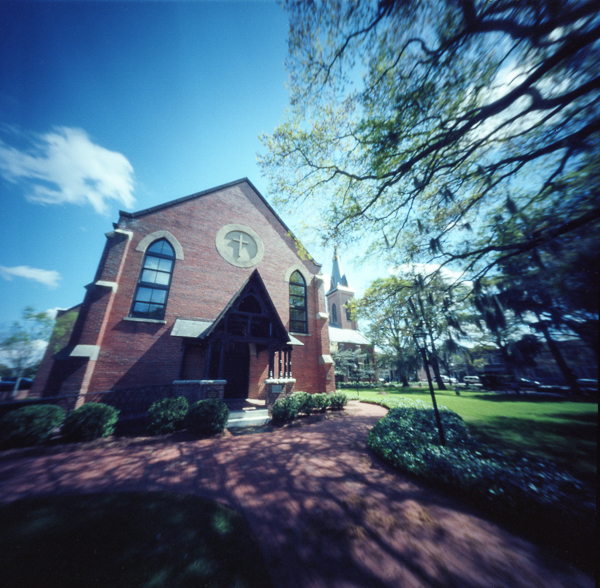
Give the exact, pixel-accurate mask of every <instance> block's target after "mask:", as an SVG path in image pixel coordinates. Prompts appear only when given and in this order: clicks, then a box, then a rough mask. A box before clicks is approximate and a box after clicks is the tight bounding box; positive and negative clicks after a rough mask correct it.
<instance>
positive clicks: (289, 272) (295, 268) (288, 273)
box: [283, 263, 316, 287]
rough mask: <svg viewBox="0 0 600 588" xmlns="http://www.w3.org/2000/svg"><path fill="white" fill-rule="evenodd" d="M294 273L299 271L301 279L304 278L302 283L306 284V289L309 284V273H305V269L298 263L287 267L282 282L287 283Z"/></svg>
mask: <svg viewBox="0 0 600 588" xmlns="http://www.w3.org/2000/svg"><path fill="white" fill-rule="evenodd" d="M295 271H299V272H300V273H301V274H302V277H303V278H304V281H305V282H306V286H307V287H308V285H309V284H310V273H309V272H307V271H306V268H305V267H303V266H301V265H300V264H299V263H295V264H294V265H292V266H290V267H288V269H287V270H286V272H285V276H284V277H283V281H284V282H289V281H290V278H291V277H292V274H293V273H294V272H295ZM315 277H316V276H315Z"/></svg>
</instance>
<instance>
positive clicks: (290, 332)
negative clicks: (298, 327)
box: [288, 331, 312, 337]
mask: <svg viewBox="0 0 600 588" xmlns="http://www.w3.org/2000/svg"><path fill="white" fill-rule="evenodd" d="M288 333H289V334H290V335H294V337H312V335H311V334H310V333H296V332H295V331H288Z"/></svg>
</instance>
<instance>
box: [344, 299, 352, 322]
mask: <svg viewBox="0 0 600 588" xmlns="http://www.w3.org/2000/svg"><path fill="white" fill-rule="evenodd" d="M344 308H345V309H346V320H348V321H351V320H352V314H351V312H350V303H348V304H346V306H344Z"/></svg>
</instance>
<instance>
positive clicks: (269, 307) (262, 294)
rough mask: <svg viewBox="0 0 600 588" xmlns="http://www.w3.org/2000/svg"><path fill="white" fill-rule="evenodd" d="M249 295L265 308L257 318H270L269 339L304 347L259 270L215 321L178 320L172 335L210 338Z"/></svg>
mask: <svg viewBox="0 0 600 588" xmlns="http://www.w3.org/2000/svg"><path fill="white" fill-rule="evenodd" d="M249 294H252V295H256V296H258V297H259V298H260V301H261V303H262V304H261V306H262V305H264V306H265V311H266V314H264V313H261V314H260V315H258V314H257V318H259V319H260V318H262V319H267V318H268V320H269V321H271V324H272V326H273V331H274V332H273V333H270V334H269V336H268V339H272V340H273V341H275V340H279V341H280V343H282V344H284V345H303V343H301V342H300V341H298V340H297V339H296V338H294V337H292V336H291V335H290V334H289V333H288V331H287V329H286V328H285V326H284V324H283V321H282V320H281V318H280V316H279V313H278V312H277V309H276V308H275V305H274V304H273V301H272V300H271V296H270V295H269V292H268V290H267V288H266V286H265V283H264V282H263V280H262V278H261V276H260V273H259V272H258V270H257V269H255V270H254V271H253V272H252V274H250V276H249V277H248V279H247V280H246V281H245V282H244V283H243V284H242V286H241V288H240V289H239V290H238V291H237V292H236V293H235V294H234V295H233V296H232V298H231V299H230V300H229V302H228V303H227V304H226V305H225V307H224V308H223V310H222V311H221V312H220V313H219V316H217V318H216V319H215V320H214V321H206V320H201V319H197V320H191V319H182V318H178V319H177V320H176V321H175V325H174V326H173V331H172V332H171V335H172V336H174V337H192V338H197V339H208V338H210V337H211V335H212V334H213V333H215V331H217V330H218V329H219V328H223V323H224V321H225V320H226V318H227V315H228V314H229V313H230V311H234V310H235V307H236V306H237V305H238V304H239V303H240V302H241V301H242V300H243V299H244V298H245V297H246V296H247V295H249ZM221 336H222V335H221ZM217 337H219V336H217ZM244 338H245V339H247V340H248V341H249V342H251V341H252V340H254V339H256V336H252V335H251V334H250V333H248V334H247V335H245V336H244ZM258 338H259V339H260V338H264V337H260V336H259V337H258Z"/></svg>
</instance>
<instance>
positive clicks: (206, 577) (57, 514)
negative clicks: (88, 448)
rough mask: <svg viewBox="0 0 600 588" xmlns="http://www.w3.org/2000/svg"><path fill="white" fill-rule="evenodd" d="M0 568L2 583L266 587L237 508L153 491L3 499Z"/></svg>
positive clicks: (255, 548) (256, 550)
mask: <svg viewBox="0 0 600 588" xmlns="http://www.w3.org/2000/svg"><path fill="white" fill-rule="evenodd" d="M0 569H1V570H2V586H4V587H5V588H11V587H15V588H16V587H19V588H21V587H23V586H61V587H71V586H73V587H75V586H77V587H80V586H114V587H123V588H126V587H127V588H129V587H131V586H145V587H148V588H149V587H153V588H158V587H162V586H165V587H166V586H169V587H171V586H175V587H179V586H205V585H206V586H211V587H213V586H214V587H220V586H233V585H240V586H242V585H243V586H249V587H250V586H260V587H263V588H265V587H269V588H270V587H271V586H272V585H271V582H270V580H269V575H268V573H267V571H266V570H265V567H264V564H263V560H262V555H261V553H260V551H259V548H258V545H257V543H256V542H255V540H254V539H253V538H252V536H251V534H250V530H249V527H248V524H247V522H246V520H245V518H244V517H242V515H240V514H239V513H237V512H235V511H233V510H231V509H230V508H227V507H225V506H222V505H220V504H218V503H216V502H214V501H211V500H207V499H203V498H198V497H195V496H183V495H175V494H167V493H158V492H156V493H151V492H148V493H142V492H136V493H123V494H91V495H83V496H60V497H39V498H34V499H27V500H19V501H16V502H13V503H10V504H8V505H3V506H0Z"/></svg>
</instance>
